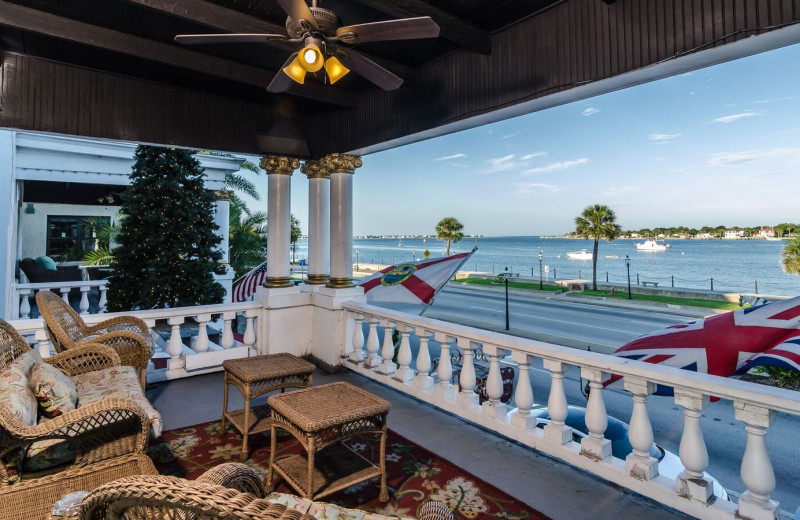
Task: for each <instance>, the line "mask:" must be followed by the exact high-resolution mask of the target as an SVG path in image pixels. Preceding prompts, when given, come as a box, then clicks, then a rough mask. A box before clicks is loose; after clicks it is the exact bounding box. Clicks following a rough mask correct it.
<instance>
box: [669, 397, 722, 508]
mask: <svg viewBox="0 0 800 520" xmlns="http://www.w3.org/2000/svg"><path fill="white" fill-rule="evenodd" d="M675 404H677V405H678V406H682V407H683V435H682V436H681V444H680V448H679V449H678V454H679V455H680V457H681V464H683V467H684V468H685V469H684V470H683V471H682V472H681V474H680V475H678V478H676V479H675V490H676V491H677V492H678V494H679V495H681V496H684V497H687V498H691V499H693V500H698V501H700V502H704V503H708V501H709V500H710V499H711V497H712V496H714V490H713V487H712V483H711V481H710V480H709V479H707V478H706V477H705V476H704V475H703V472H704V471H705V470H706V468H707V467H708V450H707V449H706V443H705V440H704V439H703V430H702V429H701V428H700V414H701V412H702V411H703V410H705V409H706V407H707V406H708V396H707V395H703V394H701V393H698V392H693V391H691V390H688V389H685V388H676V389H675Z"/></svg>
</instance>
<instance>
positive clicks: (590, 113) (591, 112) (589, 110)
mask: <svg viewBox="0 0 800 520" xmlns="http://www.w3.org/2000/svg"><path fill="white" fill-rule="evenodd" d="M598 112H600V110H598V109H596V108H594V107H589V108H587V109H586V110H584V111H583V112H581V115H582V116H587V117H588V116H593V115H595V114H596V113H598Z"/></svg>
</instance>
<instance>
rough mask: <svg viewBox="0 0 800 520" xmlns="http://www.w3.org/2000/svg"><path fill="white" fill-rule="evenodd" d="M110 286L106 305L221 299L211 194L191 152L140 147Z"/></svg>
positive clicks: (189, 303)
mask: <svg viewBox="0 0 800 520" xmlns="http://www.w3.org/2000/svg"><path fill="white" fill-rule="evenodd" d="M134 158H135V160H136V163H135V164H134V165H133V172H132V173H131V176H130V178H131V185H130V187H129V188H128V190H127V191H126V192H125V193H124V195H123V197H122V208H121V210H120V212H121V213H122V214H123V215H124V218H123V219H122V225H121V230H120V233H119V235H118V236H117V238H116V242H117V243H118V244H119V245H118V247H116V248H115V249H114V262H113V263H112V267H113V268H114V275H113V276H112V277H111V278H110V280H109V284H108V309H109V310H111V311H120V310H135V309H153V308H164V307H188V306H194V305H208V304H214V303H222V300H223V297H224V294H225V289H224V288H223V287H222V286H221V285H220V284H218V283H217V282H215V281H214V278H213V276H212V273H216V274H223V273H225V266H223V265H222V264H221V263H220V260H221V259H222V252H220V251H219V249H218V247H219V244H220V242H221V238H220V237H219V236H218V235H217V234H216V233H215V231H216V230H217V229H218V227H219V226H217V225H216V224H215V223H214V217H213V209H214V208H213V206H214V199H213V197H212V195H211V193H209V192H208V191H207V190H206V189H205V188H204V186H203V177H204V174H203V168H202V167H201V166H200V163H199V162H198V161H197V160H196V159H195V158H194V157H192V152H191V151H188V150H180V149H175V148H160V147H155V146H139V147H137V149H136V154H135V155H134Z"/></svg>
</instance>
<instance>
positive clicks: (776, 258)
mask: <svg viewBox="0 0 800 520" xmlns="http://www.w3.org/2000/svg"><path fill="white" fill-rule="evenodd" d="M642 241H643V240H641V239H640V240H630V239H619V240H615V241H613V242H607V241H604V240H603V241H601V242H600V249H599V252H598V261H597V280H598V282H604V281H606V279H608V281H609V282H611V283H616V284H622V285H626V284H627V274H628V273H627V269H626V267H625V257H626V256H628V257H629V258H630V275H631V284H632V285H636V283H637V277H638V280H639V281H651V282H658V284H659V285H658V286H659V287H671V286H674V287H681V288H689V289H706V290H710V289H712V283H713V290H715V291H722V292H741V293H755V292H758V293H759V294H768V295H769V294H773V295H781V296H796V295H799V294H800V276H796V275H789V274H786V273H784V272H783V269H782V268H781V263H780V259H781V252H782V250H783V247H784V244H785V242H784V241H768V240H694V239H692V240H667V243H669V244H671V246H672V247H671V248H670V249H668V250H667V251H664V252H640V251H638V250H637V249H636V246H635V242H642ZM475 245H477V246H478V251H476V252H475V254H474V255H472V257H471V258H470V259H469V261H468V262H467V263H466V265H464V267H463V268H462V270H463V271H478V272H485V273H495V274H499V273H501V272H503V271H504V270H505V268H506V267H508V268H509V271H512V272H514V273H519V274H520V276H522V277H526V278H533V279H535V280H537V281H538V280H539V251H542V276H543V278H544V280H545V281H547V280H550V281H552V280H553V278H554V277H555V278H556V279H559V280H563V279H576V278H579V277H580V278H583V279H585V280H591V278H592V262H591V260H585V261H581V260H571V259H569V258H567V252H570V251H579V250H581V249H586V250H588V251H589V252H591V251H592V246H593V241H592V240H582V239H564V238H546V237H536V236H513V237H481V238H477V239H476V238H464V239H462V240H461V241H460V242H458V243H457V244H453V245H451V249H450V253H451V254H454V253H460V252H465V251H469V250H470V249H472V248H473V247H474V246H475ZM306 248H307V243H306V242H299V243H298V244H297V251H296V255H297V258H303V257H305V256H306ZM426 249H427V250H428V251H430V253H431V258H440V257H442V256H444V254H445V243H444V241H441V240H436V239H433V238H427V239H423V238H402V239H397V238H394V239H390V238H366V239H355V240H354V242H353V263H354V264H355V263H356V262H357V261H358V262H359V263H361V264H379V265H393V264H397V263H402V262H409V261H412V260H414V259H417V260H422V259H424V256H423V253H424V251H425V250H426ZM356 251H358V253H357V254H356ZM545 271H547V272H545ZM712 280H713V282H712Z"/></svg>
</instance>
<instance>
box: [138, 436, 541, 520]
mask: <svg viewBox="0 0 800 520" xmlns="http://www.w3.org/2000/svg"><path fill="white" fill-rule="evenodd" d="M219 428H220V423H219V422H211V423H206V424H200V425H197V426H193V427H190V428H183V429H180V430H172V431H168V432H164V434H163V436H162V437H161V438H160V439H159V440H157V441H153V442H152V443H151V445H150V449H149V454H150V457H151V458H152V459H153V461H154V462H155V465H156V467H157V468H158V471H159V472H160V473H161V474H162V475H175V476H179V477H185V478H188V479H196V478H197V477H198V476H200V475H201V474H202V473H203V472H204V471H206V470H207V469H209V468H211V467H214V466H216V465H217V464H221V463H223V462H238V457H239V450H240V448H241V443H242V438H241V435H239V433H238V432H236V430H234V429H233V428H232V427H228V431H227V432H226V433H225V435H223V436H221V437H218V436H217V434H218V432H219ZM249 444H250V458H249V459H248V460H247V461H246V462H245V464H247V465H248V466H250V467H252V468H254V469H256V470H257V471H259V472H260V473H261V474H262V475H263V476H264V479H266V476H267V466H268V464H269V432H265V433H261V434H256V435H251V436H250V439H249ZM345 444H346V445H347V446H348V447H349V448H350V449H352V450H354V451H356V452H357V453H359V454H361V455H362V456H364V457H366V458H367V459H369V460H372V461H375V460H376V458H377V454H378V450H379V447H380V444H379V440H378V438H377V436H370V435H364V436H355V437H352V438H351V439H349V440H347V441H345ZM278 450H279V453H278V455H277V456H278V458H281V457H283V456H286V455H292V454H295V453H299V452H300V450H301V447H300V444H299V443H298V442H297V441H296V440H295V439H294V438H293V437H292V436H290V435H288V434H285V433H283V434H279V437H278ZM386 470H387V474H388V487H389V498H390V500H389V502H388V503H386V504H383V503H381V502H380V501H379V500H378V491H379V489H378V479H377V478H375V479H373V480H370V481H367V482H363V483H361V484H357V485H355V486H352V487H350V488H348V489H345V490H343V491H340V492H338V493H335V494H333V495H329V496H327V497H324V498H323V499H322V500H324V501H326V502H333V503H335V504H337V505H340V506H343V507H347V508H359V509H364V510H367V511H371V512H375V513H379V514H384V515H397V516H416V515H417V510H418V508H419V506H420V505H421V504H422V503H423V502H425V501H427V500H438V501H439V502H443V503H445V504H447V505H448V506H449V507H450V508H451V509H452V510H453V513H454V515H455V518H456V519H470V520H473V519H488V518H502V519H507V520H528V519H530V520H547V519H548V517H547V516H545V515H543V514H541V513H539V512H537V511H535V510H533V509H531V508H529V507H528V506H526V505H525V504H522V503H520V502H518V501H516V500H514V499H513V498H511V497H510V496H508V495H506V494H505V493H503V492H502V491H500V490H499V489H497V488H495V487H493V486H490V485H489V484H487V483H485V482H483V481H481V480H479V479H477V478H475V477H474V476H472V475H470V474H469V473H467V472H465V471H463V470H462V469H460V468H458V467H456V466H454V465H453V464H451V463H450V462H448V461H446V460H444V459H442V458H440V457H437V456H436V455H434V454H432V453H431V452H429V451H427V450H425V449H423V448H421V447H419V446H417V445H416V444H414V443H412V442H411V441H409V440H408V439H405V438H403V437H401V436H399V435H397V434H396V433H394V432H392V431H389V434H388V439H387V443H386ZM276 490H277V491H280V492H285V493H295V491H294V490H293V489H291V488H290V487H289V486H288V485H287V484H286V483H285V482H284V481H282V480H281V481H280V482H278V486H277V489H276Z"/></svg>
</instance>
